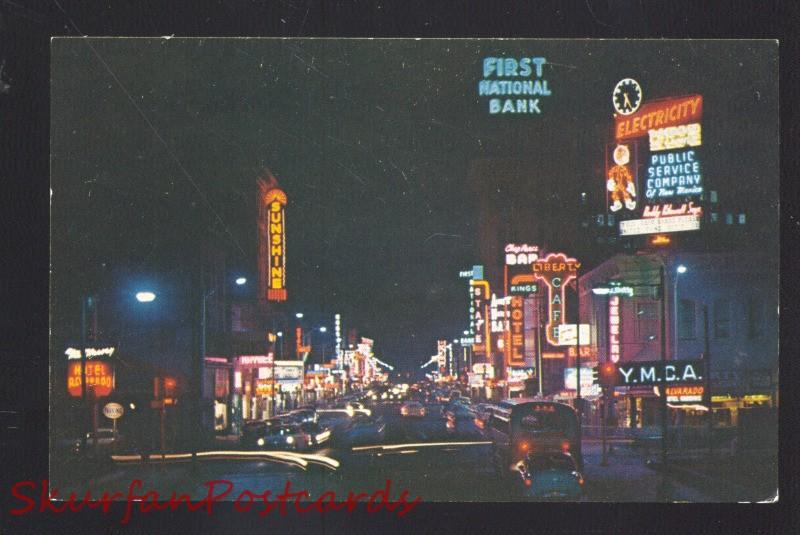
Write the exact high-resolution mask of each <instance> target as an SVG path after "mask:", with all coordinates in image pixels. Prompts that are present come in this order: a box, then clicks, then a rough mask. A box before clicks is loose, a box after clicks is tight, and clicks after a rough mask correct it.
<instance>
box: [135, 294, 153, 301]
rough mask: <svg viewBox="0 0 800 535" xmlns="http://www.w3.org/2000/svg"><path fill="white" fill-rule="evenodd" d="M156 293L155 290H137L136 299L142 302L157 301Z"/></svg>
mask: <svg viewBox="0 0 800 535" xmlns="http://www.w3.org/2000/svg"><path fill="white" fill-rule="evenodd" d="M155 298H156V294H154V293H153V292H137V293H136V300H137V301H139V302H140V303H150V302H151V301H155Z"/></svg>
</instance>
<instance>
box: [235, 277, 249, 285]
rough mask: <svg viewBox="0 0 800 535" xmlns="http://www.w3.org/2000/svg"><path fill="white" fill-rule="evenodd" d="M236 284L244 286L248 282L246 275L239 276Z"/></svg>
mask: <svg viewBox="0 0 800 535" xmlns="http://www.w3.org/2000/svg"><path fill="white" fill-rule="evenodd" d="M236 284H237V286H243V285H244V284H247V279H246V278H245V277H239V278H238V279H236Z"/></svg>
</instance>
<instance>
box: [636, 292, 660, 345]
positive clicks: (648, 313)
mask: <svg viewBox="0 0 800 535" xmlns="http://www.w3.org/2000/svg"><path fill="white" fill-rule="evenodd" d="M636 337H637V339H638V340H639V341H641V342H650V341H653V340H655V339H656V338H658V312H657V310H656V303H651V302H641V301H640V302H638V303H636Z"/></svg>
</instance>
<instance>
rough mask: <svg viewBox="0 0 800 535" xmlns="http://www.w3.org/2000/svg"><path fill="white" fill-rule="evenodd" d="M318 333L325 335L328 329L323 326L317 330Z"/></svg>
mask: <svg viewBox="0 0 800 535" xmlns="http://www.w3.org/2000/svg"><path fill="white" fill-rule="evenodd" d="M319 332H321V333H326V332H328V328H327V327H325V326H324V325H323V326H322V327H320V328H319Z"/></svg>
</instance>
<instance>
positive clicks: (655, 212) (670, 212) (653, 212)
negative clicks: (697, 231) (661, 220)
mask: <svg viewBox="0 0 800 535" xmlns="http://www.w3.org/2000/svg"><path fill="white" fill-rule="evenodd" d="M680 215H696V216H701V215H703V208H702V206H695V205H694V203H693V202H688V203H683V204H679V205H677V206H676V205H674V204H669V203H668V204H654V205H650V206H645V207H644V211H643V212H642V217H645V218H647V217H676V216H680Z"/></svg>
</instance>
